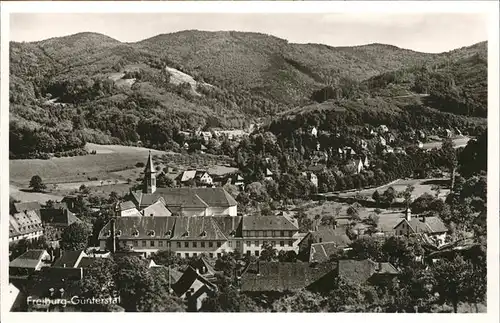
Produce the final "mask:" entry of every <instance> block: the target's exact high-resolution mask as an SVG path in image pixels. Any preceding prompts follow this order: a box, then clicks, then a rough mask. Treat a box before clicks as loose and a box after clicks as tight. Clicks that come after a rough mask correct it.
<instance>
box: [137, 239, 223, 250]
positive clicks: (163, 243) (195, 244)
mask: <svg viewBox="0 0 500 323" xmlns="http://www.w3.org/2000/svg"><path fill="white" fill-rule="evenodd" d="M132 243H133V246H134V247H138V246H139V241H138V240H134V241H133V242H132ZM183 245H184V248H189V247H190V242H189V241H184V244H183V243H182V242H177V248H182V246H183ZM214 245H217V248H220V247H221V246H222V243H221V242H220V241H217V242H214V241H201V242H199V243H198V242H197V241H192V242H191V247H192V248H198V246H199V247H200V248H207V247H208V248H213V247H214ZM141 246H142V247H147V246H148V241H146V240H142V241H141ZM149 246H150V247H169V246H170V241H163V240H157V241H155V240H150V241H149Z"/></svg>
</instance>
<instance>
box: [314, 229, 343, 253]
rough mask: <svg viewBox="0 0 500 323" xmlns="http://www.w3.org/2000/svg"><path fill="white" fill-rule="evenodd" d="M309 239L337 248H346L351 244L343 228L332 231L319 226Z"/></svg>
mask: <svg viewBox="0 0 500 323" xmlns="http://www.w3.org/2000/svg"><path fill="white" fill-rule="evenodd" d="M311 237H312V238H313V240H314V241H315V242H316V243H324V242H330V243H334V244H335V245H336V246H337V247H339V248H344V247H347V246H348V245H349V244H350V243H351V242H352V241H351V239H349V237H348V236H347V234H346V233H345V230H344V229H343V228H338V229H333V228H331V227H325V226H321V227H319V228H318V230H316V231H313V232H311Z"/></svg>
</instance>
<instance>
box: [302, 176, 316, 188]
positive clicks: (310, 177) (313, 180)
mask: <svg viewBox="0 0 500 323" xmlns="http://www.w3.org/2000/svg"><path fill="white" fill-rule="evenodd" d="M302 176H304V177H306V178H307V179H308V180H309V181H310V182H311V184H313V185H314V186H316V187H318V176H316V174H314V173H313V172H303V173H302Z"/></svg>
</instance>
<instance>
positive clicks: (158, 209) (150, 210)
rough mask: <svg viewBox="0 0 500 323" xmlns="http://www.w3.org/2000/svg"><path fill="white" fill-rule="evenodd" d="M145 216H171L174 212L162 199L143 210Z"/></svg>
mask: <svg viewBox="0 0 500 323" xmlns="http://www.w3.org/2000/svg"><path fill="white" fill-rule="evenodd" d="M141 213H142V215H144V216H150V215H153V216H170V215H172V212H171V211H170V210H169V209H168V208H167V207H166V206H165V204H163V202H162V201H156V202H155V203H153V204H151V205H149V206H148V207H146V208H144V209H143V210H142V211H141Z"/></svg>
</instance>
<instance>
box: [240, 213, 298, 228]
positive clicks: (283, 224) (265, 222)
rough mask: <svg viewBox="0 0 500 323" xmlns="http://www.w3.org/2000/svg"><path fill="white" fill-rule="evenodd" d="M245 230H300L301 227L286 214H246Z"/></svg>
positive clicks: (244, 218) (243, 222)
mask: <svg viewBox="0 0 500 323" xmlns="http://www.w3.org/2000/svg"><path fill="white" fill-rule="evenodd" d="M242 229H243V230H298V229H299V228H298V227H297V226H296V225H295V224H294V223H293V222H291V221H290V220H289V219H288V218H287V217H285V216H280V215H276V216H245V217H243V219H242Z"/></svg>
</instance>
